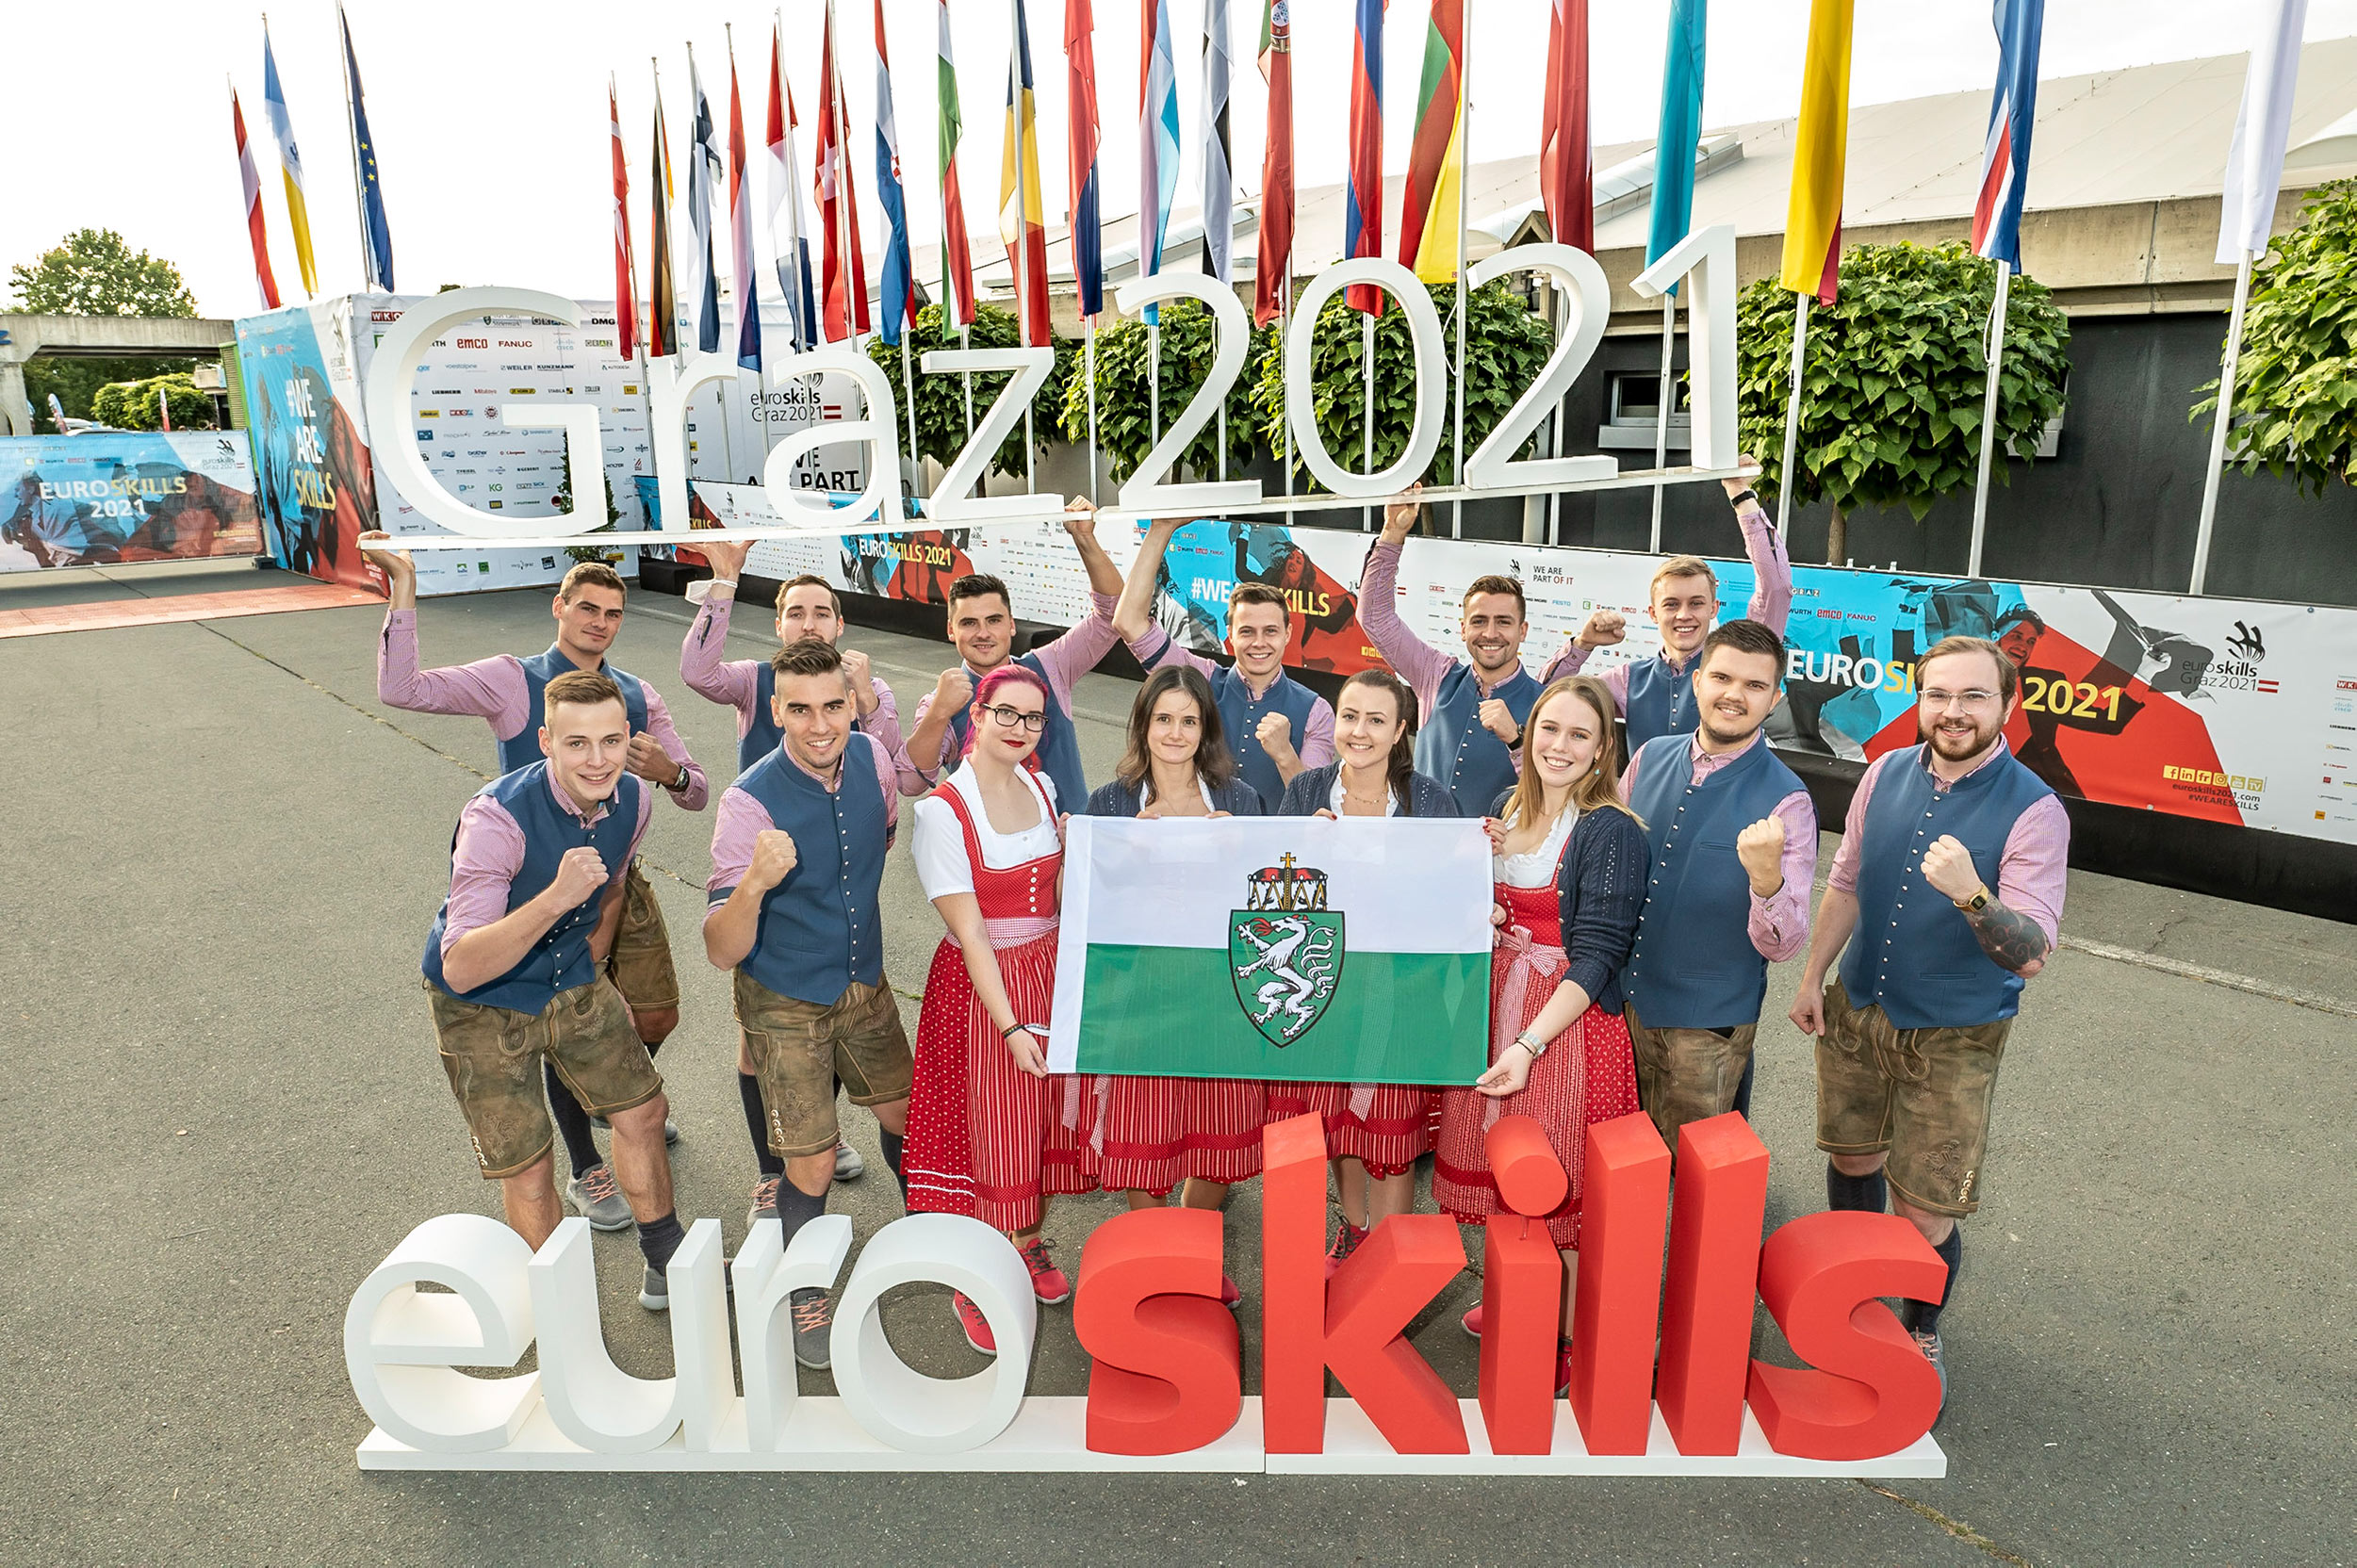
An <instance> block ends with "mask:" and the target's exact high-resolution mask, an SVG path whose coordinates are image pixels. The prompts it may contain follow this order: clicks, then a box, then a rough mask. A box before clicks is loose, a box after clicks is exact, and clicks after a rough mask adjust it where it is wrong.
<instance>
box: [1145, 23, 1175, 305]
mask: <svg viewBox="0 0 2357 1568" xmlns="http://www.w3.org/2000/svg"><path fill="white" fill-rule="evenodd" d="M1139 4H1140V13H1139V17H1138V25H1139V26H1141V27H1143V28H1144V29H1145V32H1146V36H1145V37H1144V38H1143V39H1141V40H1139V41H1138V276H1139V277H1141V278H1150V277H1152V276H1154V274H1155V273H1156V272H1159V271H1161V270H1162V247H1163V244H1164V242H1165V241H1167V240H1168V239H1169V238H1170V204H1171V203H1172V201H1173V200H1174V199H1175V198H1176V197H1177V195H1178V172H1179V142H1178V139H1179V114H1178V65H1177V62H1176V60H1175V58H1174V57H1173V56H1172V53H1171V50H1172V43H1171V39H1170V0H1139ZM1159 314H1160V313H1159V312H1158V311H1156V310H1154V307H1153V306H1151V305H1149V306H1148V307H1147V311H1146V319H1147V320H1149V321H1152V320H1154V319H1156V317H1157V316H1158V315H1159Z"/></svg>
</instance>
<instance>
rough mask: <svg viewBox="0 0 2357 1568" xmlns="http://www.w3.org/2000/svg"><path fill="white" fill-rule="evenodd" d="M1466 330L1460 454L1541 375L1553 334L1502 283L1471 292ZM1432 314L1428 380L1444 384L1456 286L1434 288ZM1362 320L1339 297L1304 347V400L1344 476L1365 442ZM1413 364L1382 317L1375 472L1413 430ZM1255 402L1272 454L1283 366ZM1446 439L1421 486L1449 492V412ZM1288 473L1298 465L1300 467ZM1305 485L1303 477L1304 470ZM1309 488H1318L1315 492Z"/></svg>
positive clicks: (1272, 371) (1398, 324)
mask: <svg viewBox="0 0 2357 1568" xmlns="http://www.w3.org/2000/svg"><path fill="white" fill-rule="evenodd" d="M1465 303H1466V312H1467V314H1468V315H1469V316H1471V318H1472V320H1473V330H1472V333H1471V335H1469V336H1468V337H1467V338H1466V339H1465V450H1466V451H1468V452H1470V451H1472V450H1473V449H1475V448H1476V447H1478V446H1480V445H1481V442H1482V440H1483V439H1485V438H1486V437H1487V436H1488V434H1489V433H1490V432H1491V431H1492V430H1494V429H1496V428H1497V426H1498V421H1499V420H1500V419H1502V418H1504V417H1505V415H1506V411H1507V410H1508V409H1510V408H1512V407H1513V406H1514V400H1515V399H1517V398H1519V397H1521V396H1522V393H1523V389H1524V388H1526V387H1528V386H1529V385H1530V384H1531V383H1532V382H1533V381H1535V380H1537V379H1538V373H1539V368H1540V367H1541V366H1542V365H1544V364H1545V363H1546V362H1547V355H1548V354H1550V353H1552V352H1553V351H1554V349H1555V329H1554V327H1553V326H1552V325H1551V324H1549V322H1548V321H1547V318H1546V317H1544V316H1542V315H1540V314H1539V313H1538V312H1537V311H1535V310H1532V309H1531V308H1530V304H1529V303H1528V302H1526V301H1525V300H1524V299H1523V298H1522V296H1521V295H1520V294H1518V293H1516V292H1515V291H1514V288H1513V287H1512V286H1509V285H1508V284H1507V283H1506V282H1505V281H1504V280H1503V279H1500V280H1499V281H1498V282H1495V283H1492V284H1489V285H1487V286H1483V287H1481V288H1477V289H1474V290H1473V291H1472V292H1471V293H1470V294H1468V295H1467V296H1466V301H1465ZM1432 304H1433V306H1434V308H1435V309H1437V310H1438V311H1439V313H1440V318H1441V334H1442V341H1443V355H1442V357H1443V359H1444V360H1445V361H1446V363H1445V364H1444V365H1442V366H1439V367H1435V368H1434V372H1435V373H1436V374H1438V375H1440V376H1441V377H1443V378H1444V380H1446V379H1447V378H1449V377H1451V376H1453V375H1454V373H1455V366H1456V354H1457V324H1456V319H1455V317H1456V308H1457V291H1456V286H1455V285H1454V284H1436V285H1433V286H1432ZM1365 320H1366V317H1365V316H1364V315H1363V314H1362V313H1360V312H1359V311H1356V310H1353V309H1351V308H1350V303H1349V302H1348V301H1347V300H1346V299H1345V298H1344V297H1343V296H1342V295H1340V294H1337V295H1335V296H1334V298H1333V299H1332V300H1329V301H1328V302H1326V304H1325V306H1324V308H1322V309H1321V310H1319V311H1318V328H1317V332H1316V334H1315V335H1313V337H1312V338H1311V350H1310V354H1311V369H1312V377H1313V379H1312V383H1311V386H1312V392H1311V396H1312V398H1313V399H1314V400H1315V402H1316V405H1317V417H1318V434H1319V436H1320V437H1322V438H1323V439H1324V441H1325V443H1326V449H1327V450H1328V451H1329V452H1332V453H1333V454H1334V460H1335V461H1336V462H1337V463H1340V464H1341V465H1342V466H1344V467H1346V468H1357V467H1359V466H1362V463H1363V460H1364V458H1363V454H1364V451H1365V447H1364V443H1365V441H1366V429H1367V426H1366V423H1365V411H1366V408H1367V373H1366V360H1365V359H1364V358H1363V357H1362V356H1363V354H1364V351H1365V345H1366V337H1365V328H1364V326H1363V325H1362V323H1363V322H1364V321H1365ZM1252 401H1253V404H1254V407H1255V408H1256V409H1257V410H1258V412H1259V414H1260V417H1261V434H1262V436H1263V438H1264V439H1265V440H1267V441H1268V443H1269V448H1270V449H1271V450H1282V449H1283V447H1284V442H1285V371H1284V366H1283V363H1282V360H1281V359H1280V357H1279V356H1278V355H1277V354H1275V353H1273V352H1270V353H1269V354H1267V355H1266V357H1265V358H1263V359H1262V361H1261V365H1260V376H1259V384H1258V385H1256V386H1255V387H1254V388H1253V389H1252ZM1374 409H1375V413H1374V433H1375V454H1374V458H1375V466H1376V467H1377V468H1384V467H1388V466H1391V465H1392V464H1394V463H1396V462H1398V461H1399V458H1400V456H1401V454H1403V453H1404V452H1406V450H1407V449H1408V437H1409V435H1410V434H1411V433H1413V431H1414V428H1415V424H1416V356H1415V350H1414V346H1413V343H1412V341H1411V339H1410V337H1409V335H1408V319H1407V315H1406V313H1405V312H1403V311H1400V310H1397V309H1391V310H1386V311H1384V312H1383V315H1382V316H1381V317H1380V318H1378V319H1377V320H1376V322H1375V404H1374ZM1451 419H1452V424H1451V428H1450V430H1449V431H1448V432H1445V433H1443V435H1442V437H1441V443H1440V449H1439V450H1438V451H1437V452H1436V453H1435V454H1434V455H1433V458H1432V466H1431V467H1430V469H1428V470H1427V471H1426V473H1425V474H1424V476H1423V477H1424V479H1425V481H1426V482H1428V483H1434V484H1452V483H1454V482H1456V477H1457V466H1456V453H1455V450H1454V447H1453V443H1452V440H1451V437H1452V436H1453V434H1454V427H1453V411H1452V414H1451ZM1536 441H1537V438H1536V437H1535V436H1533V437H1532V438H1531V440H1530V441H1529V442H1526V443H1524V446H1523V449H1522V451H1521V452H1520V453H1518V454H1516V455H1519V456H1527V455H1529V453H1530V449H1531V448H1532V447H1533V446H1535V445H1536ZM1295 463H1296V464H1297V465H1299V463H1300V459H1299V458H1298V457H1297V458H1296V459H1295ZM1307 471H1308V470H1307V469H1306V468H1303V469H1301V472H1302V473H1303V474H1304V475H1306V473H1307ZM1311 488H1313V489H1314V488H1317V486H1316V485H1315V483H1314V482H1313V483H1312V485H1311Z"/></svg>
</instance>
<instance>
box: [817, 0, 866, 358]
mask: <svg viewBox="0 0 2357 1568" xmlns="http://www.w3.org/2000/svg"><path fill="white" fill-rule="evenodd" d="M826 29H827V30H826V31H825V32H824V33H823V34H822V35H821V36H820V38H819V45H818V90H819V97H820V99H821V100H822V102H821V104H820V107H819V114H818V171H817V173H818V178H817V185H818V217H819V221H820V222H821V223H822V224H824V225H825V226H826V232H825V234H824V235H823V236H822V237H821V238H822V240H823V243H822V245H821V247H820V252H819V263H820V274H819V298H820V300H821V301H822V302H823V305H824V308H825V311H826V319H827V326H826V334H827V341H828V342H829V343H835V342H840V341H842V340H843V339H844V338H846V337H857V336H858V335H859V334H860V333H863V332H865V331H867V330H868V281H867V268H866V264H865V263H864V262H862V261H861V260H860V257H859V190H858V188H857V187H856V186H855V185H854V183H853V181H852V178H851V159H850V157H849V156H848V150H849V147H850V142H851V117H850V116H849V114H847V113H846V112H845V111H844V109H843V73H842V72H841V71H840V70H839V69H838V68H837V66H836V62H835V4H834V0H827V23H826Z"/></svg>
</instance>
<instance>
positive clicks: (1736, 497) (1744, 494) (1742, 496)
mask: <svg viewBox="0 0 2357 1568" xmlns="http://www.w3.org/2000/svg"><path fill="white" fill-rule="evenodd" d="M1745 502H1749V503H1750V504H1751V505H1753V506H1758V505H1759V504H1760V493H1759V492H1758V491H1756V490H1754V489H1752V488H1751V486H1749V485H1745V486H1743V488H1742V489H1741V490H1738V491H1736V492H1735V494H1733V495H1731V496H1729V497H1727V504H1728V505H1729V506H1732V507H1733V508H1735V510H1736V511H1738V512H1741V511H1742V510H1743V506H1744V503H1745Z"/></svg>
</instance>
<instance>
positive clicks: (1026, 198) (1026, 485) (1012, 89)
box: [1007, 0, 1052, 496]
mask: <svg viewBox="0 0 2357 1568" xmlns="http://www.w3.org/2000/svg"><path fill="white" fill-rule="evenodd" d="M1007 43H1008V47H1009V49H1010V50H1011V51H1012V53H1010V54H1009V56H1008V57H1007V97H1008V98H1009V99H1011V100H1012V101H1013V106H1014V113H1013V114H1012V115H1010V116H1009V117H1008V118H1010V119H1012V120H1013V121H1014V122H1015V125H1014V136H1015V245H1014V254H1013V257H1012V258H1011V259H1012V260H1013V261H1014V264H1015V341H1016V342H1018V343H1020V344H1022V345H1023V347H1024V348H1026V349H1028V348H1033V347H1036V345H1034V344H1033V343H1032V341H1031V308H1030V307H1031V302H1030V300H1029V299H1028V298H1027V297H1026V296H1025V294H1024V292H1023V262H1024V260H1025V259H1026V257H1027V255H1028V253H1029V252H1030V250H1031V182H1030V181H1029V180H1026V179H1025V178H1023V66H1024V65H1027V64H1029V63H1030V62H1029V60H1028V59H1026V58H1025V56H1027V55H1028V54H1029V52H1030V40H1029V39H1028V38H1027V37H1025V35H1024V32H1023V7H1022V0H1007ZM1040 206H1041V209H1042V210H1041V213H1040V216H1041V218H1042V219H1043V220H1044V219H1045V217H1046V212H1045V208H1046V203H1045V202H1042V203H1041V204H1040ZM1040 292H1041V294H1043V295H1044V294H1045V293H1046V292H1047V290H1046V286H1045V281H1044V280H1042V283H1041V287H1040ZM1051 347H1052V346H1051ZM1037 439H1038V433H1037V432H1036V431H1035V430H1034V429H1033V428H1032V417H1031V404H1030V403H1029V402H1027V401H1026V402H1025V403H1024V404H1023V494H1024V495H1026V496H1036V495H1038V494H1039V464H1038V461H1037V459H1036V458H1035V457H1034V456H1033V454H1032V448H1033V445H1034V444H1035V442H1036V441H1037Z"/></svg>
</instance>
